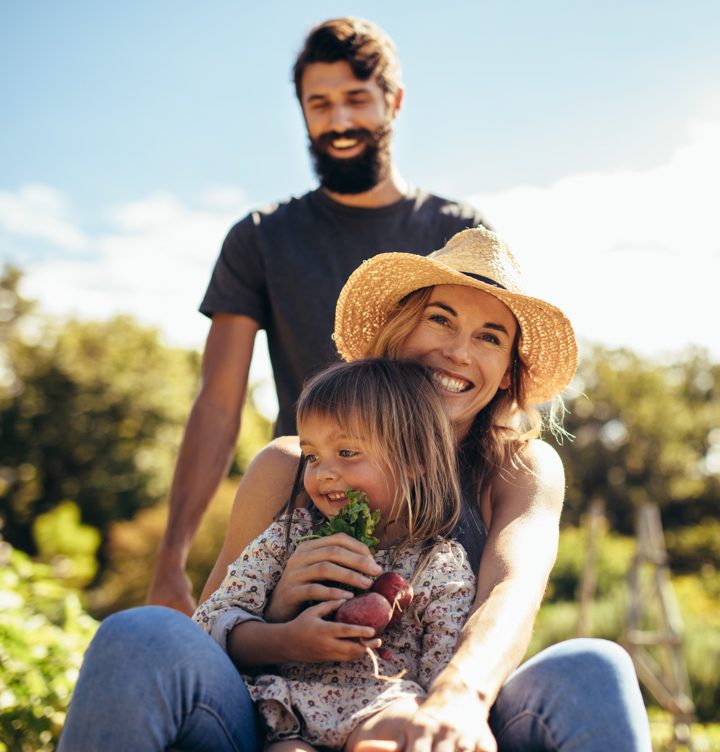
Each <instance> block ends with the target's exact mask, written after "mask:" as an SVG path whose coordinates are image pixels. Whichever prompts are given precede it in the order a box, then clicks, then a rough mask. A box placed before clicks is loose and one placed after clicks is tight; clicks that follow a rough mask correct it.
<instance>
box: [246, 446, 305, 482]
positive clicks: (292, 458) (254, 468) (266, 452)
mask: <svg viewBox="0 0 720 752" xmlns="http://www.w3.org/2000/svg"><path fill="white" fill-rule="evenodd" d="M299 459H300V444H299V442H298V437H297V436H279V437H278V438H276V439H273V440H272V441H271V442H270V443H269V444H266V445H265V446H264V447H263V448H262V449H261V450H260V451H259V452H258V453H257V454H256V455H255V457H254V458H253V460H252V462H251V463H250V464H249V465H248V469H247V473H267V472H276V473H280V474H281V476H282V477H284V476H285V475H286V474H287V473H288V472H292V473H294V472H295V470H297V465H298V461H299Z"/></svg>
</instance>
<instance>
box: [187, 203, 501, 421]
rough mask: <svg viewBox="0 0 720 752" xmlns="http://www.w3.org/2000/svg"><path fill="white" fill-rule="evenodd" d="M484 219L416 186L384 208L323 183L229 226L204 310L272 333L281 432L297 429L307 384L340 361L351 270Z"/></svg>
mask: <svg viewBox="0 0 720 752" xmlns="http://www.w3.org/2000/svg"><path fill="white" fill-rule="evenodd" d="M478 224H483V225H485V226H488V225H487V223H486V222H485V221H484V220H483V217H482V216H481V215H480V214H479V213H478V211H477V210H476V209H474V208H473V207H471V206H469V205H465V204H459V203H456V202H453V201H449V200H447V199H444V198H440V197H438V196H433V195H430V194H428V193H425V192H424V191H421V190H418V189H413V190H411V191H410V192H409V193H408V194H407V196H406V197H405V198H403V199H401V200H400V201H398V202H396V203H394V204H391V205H390V206H385V207H381V208H379V209H359V208H356V207H349V206H345V205H343V204H339V203H337V202H336V201H333V200H332V199H330V198H329V197H328V196H327V195H325V194H324V193H323V192H322V191H321V190H319V189H318V190H315V191H312V192H310V193H306V194H305V195H303V196H301V197H299V198H292V199H290V200H289V201H287V202H285V203H281V204H275V205H272V206H269V207H267V208H265V209H263V210H259V211H254V212H252V213H251V214H249V215H248V216H247V217H245V218H244V219H243V220H241V221H240V222H238V223H237V224H236V225H235V226H234V227H233V228H232V229H231V230H230V232H229V233H228V235H227V237H226V238H225V242H224V243H223V246H222V250H221V252H220V256H219V258H218V260H217V263H216V265H215V269H214V271H213V274H212V278H211V280H210V284H209V286H208V289H207V292H206V293H205V298H204V299H203V301H202V304H201V306H200V310H201V311H202V312H203V313H204V314H206V315H208V316H212V314H213V313H216V312H217V313H233V314H242V315H245V316H249V317H250V318H252V319H254V320H255V321H257V322H258V323H259V325H260V327H261V328H262V329H265V331H266V332H267V339H268V349H269V352H270V360H271V362H272V367H273V373H274V377H275V386H276V389H277V395H278V403H279V407H280V412H279V415H278V420H277V424H276V427H275V434H276V435H278V436H280V435H283V434H294V433H296V428H295V415H294V410H295V402H296V400H297V398H298V395H299V394H300V390H301V389H302V385H303V383H304V381H305V380H306V379H307V378H308V377H309V376H311V375H313V374H315V373H317V372H318V371H320V370H321V369H322V368H323V367H325V366H326V365H328V364H329V363H332V362H334V361H336V360H337V359H338V356H337V352H336V350H335V347H334V345H333V342H332V338H331V335H332V331H333V327H334V322H335V304H336V302H337V298H338V295H339V294H340V290H341V289H342V287H343V285H344V284H345V282H346V280H347V278H348V277H349V276H350V274H351V273H352V272H353V271H354V270H355V269H356V268H357V267H358V266H360V264H361V263H362V262H363V261H364V260H365V259H368V258H370V257H371V256H375V255H376V254H378V253H383V252H385V251H403V252H405V253H417V254H421V255H426V254H428V253H430V252H432V251H434V250H437V249H438V248H441V247H442V246H443V245H445V243H446V241H447V240H449V239H450V238H451V237H452V236H453V235H454V234H455V233H457V232H459V231H460V230H463V229H465V228H466V227H475V226H477V225H478Z"/></svg>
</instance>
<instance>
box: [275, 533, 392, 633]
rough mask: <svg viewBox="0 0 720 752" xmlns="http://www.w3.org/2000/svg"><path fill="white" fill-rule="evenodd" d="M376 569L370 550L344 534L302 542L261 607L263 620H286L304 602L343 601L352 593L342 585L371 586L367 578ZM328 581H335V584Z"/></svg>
mask: <svg viewBox="0 0 720 752" xmlns="http://www.w3.org/2000/svg"><path fill="white" fill-rule="evenodd" d="M380 571H381V569H380V567H379V566H378V564H376V563H375V560H374V559H373V558H372V555H371V554H370V549H369V548H368V547H367V546H366V545H365V544H364V543H360V541H358V540H355V538H352V537H351V536H349V535H345V533H336V534H335V535H329V536H327V537H326V538H317V539H315V540H308V541H303V542H302V543H300V545H299V546H298V547H297V548H296V549H295V551H294V552H293V553H292V555H291V556H290V558H289V559H288V560H287V563H286V565H285V569H284V571H283V573H282V576H281V578H280V581H279V582H278V584H277V585H276V586H275V588H274V590H273V594H272V597H271V599H270V603H269V604H268V606H267V608H266V609H265V619H266V620H267V621H269V622H284V621H289V620H290V619H292V618H293V617H295V616H297V615H298V614H299V613H300V611H302V609H303V608H304V607H305V604H307V603H308V602H313V601H315V602H317V601H320V602H323V601H330V600H341V599H342V600H347V599H348V598H351V597H352V593H351V592H350V591H349V590H343V589H342V585H343V584H344V585H348V586H349V587H353V588H359V589H361V590H367V588H369V587H370V585H372V579H371V577H372V576H376V575H378V574H380ZM368 575H370V576H368ZM328 581H330V582H337V583H338V587H333V586H331V585H329V584H327V583H328ZM336 608H337V606H336Z"/></svg>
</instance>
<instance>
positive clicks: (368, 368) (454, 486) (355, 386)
mask: <svg viewBox="0 0 720 752" xmlns="http://www.w3.org/2000/svg"><path fill="white" fill-rule="evenodd" d="M296 412H297V422H298V424H301V423H302V422H303V421H305V420H306V419H307V418H308V417H310V416H313V417H314V416H322V417H327V418H329V419H330V420H332V421H333V422H334V423H336V424H337V426H338V427H339V428H340V429H341V430H342V431H343V432H344V433H346V434H347V435H348V436H349V437H351V438H353V439H354V440H357V441H358V442H359V443H360V444H361V446H362V447H363V450H364V451H365V452H367V454H368V456H369V457H370V458H371V460H372V461H373V462H375V463H377V466H378V467H379V468H380V469H381V470H382V471H383V472H386V473H388V474H389V475H390V476H391V478H392V482H393V485H394V487H395V489H396V490H397V493H396V498H395V500H394V504H395V505H396V506H395V507H394V509H393V514H392V517H393V518H395V517H398V518H400V519H402V521H403V522H405V523H406V526H407V534H406V535H404V536H403V538H402V539H401V540H400V541H398V543H397V544H396V546H395V550H396V551H402V550H403V549H405V548H408V547H410V546H417V545H419V546H426V545H431V544H433V543H435V542H436V541H437V540H438V539H442V538H445V537H447V536H448V535H449V533H450V531H451V530H452V529H453V528H454V527H455V525H456V524H457V521H458V519H459V517H460V504H461V499H460V488H459V483H458V479H457V456H456V447H455V436H454V432H453V429H452V426H451V424H450V421H449V419H448V417H447V415H446V412H445V408H444V406H443V404H442V400H441V399H440V396H439V395H438V394H437V391H436V390H435V387H434V386H433V384H432V381H431V380H430V374H429V372H428V370H427V369H426V368H425V367H424V366H422V365H421V364H419V363H416V362H413V361H407V360H388V359H386V358H370V359H364V360H356V361H353V362H350V363H337V364H335V365H333V366H330V367H329V368H327V369H326V370H324V371H322V372H321V373H320V374H318V375H317V376H315V377H313V378H312V379H310V380H309V381H308V382H307V384H306V385H305V387H304V389H303V391H302V393H301V395H300V398H299V399H298V403H297V411H296ZM303 465H304V462H302V461H301V468H300V469H299V471H298V479H300V478H301V474H302V472H303ZM294 496H295V494H293V496H292V497H291V499H290V500H289V503H288V505H286V508H284V510H282V511H290V512H292V508H293V507H294V505H295V500H294ZM403 517H404V519H403Z"/></svg>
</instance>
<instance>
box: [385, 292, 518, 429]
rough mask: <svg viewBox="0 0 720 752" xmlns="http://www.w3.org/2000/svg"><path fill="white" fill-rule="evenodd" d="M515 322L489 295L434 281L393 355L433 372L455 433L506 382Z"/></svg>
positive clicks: (504, 385) (464, 427) (507, 382)
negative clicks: (416, 320) (418, 315)
mask: <svg viewBox="0 0 720 752" xmlns="http://www.w3.org/2000/svg"><path fill="white" fill-rule="evenodd" d="M517 326H518V325H517V321H516V319H515V316H513V314H512V312H511V311H510V309H509V308H508V307H507V306H506V305H505V304H504V303H503V302H501V301H500V300H498V299H497V298H496V297H494V296H493V295H490V294H489V293H486V292H484V291H482V290H478V289H476V288H473V287H464V286H462V285H436V286H435V287H434V288H433V291H432V293H431V294H430V298H429V300H428V303H427V305H426V306H425V310H424V311H423V314H422V317H421V319H420V322H419V323H418V324H417V326H416V327H415V328H414V329H413V330H412V331H411V332H410V334H409V335H408V337H407V339H406V340H405V342H404V343H403V345H402V347H401V349H400V352H399V355H400V357H402V358H411V359H413V360H418V361H420V362H421V363H422V364H423V365H425V366H428V367H429V368H431V369H432V371H433V381H434V382H435V386H436V388H437V390H438V391H439V392H440V394H441V396H442V398H443V401H444V402H445V405H446V406H447V411H448V415H449V416H450V420H451V421H452V424H453V426H454V427H455V431H456V433H457V435H458V438H462V437H464V436H465V434H467V432H468V430H469V429H470V426H471V425H472V422H473V420H474V419H475V416H476V415H477V414H478V413H479V412H480V410H482V409H483V407H485V405H487V404H488V403H489V402H490V400H492V398H493V397H494V396H495V394H496V393H497V391H498V389H507V387H508V386H509V385H510V362H511V356H512V345H513V342H514V340H515V333H516V332H517Z"/></svg>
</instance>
